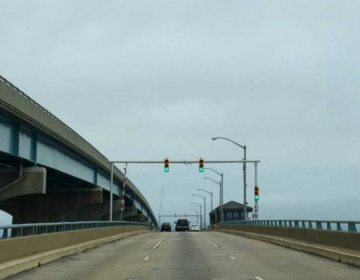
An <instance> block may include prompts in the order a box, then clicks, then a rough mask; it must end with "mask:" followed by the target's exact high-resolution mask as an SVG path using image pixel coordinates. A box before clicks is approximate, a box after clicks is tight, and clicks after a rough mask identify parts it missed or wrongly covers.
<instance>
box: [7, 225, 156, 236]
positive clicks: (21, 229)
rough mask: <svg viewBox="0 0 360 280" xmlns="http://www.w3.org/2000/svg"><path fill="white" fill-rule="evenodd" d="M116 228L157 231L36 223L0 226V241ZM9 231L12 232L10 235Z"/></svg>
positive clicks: (153, 227)
mask: <svg viewBox="0 0 360 280" xmlns="http://www.w3.org/2000/svg"><path fill="white" fill-rule="evenodd" d="M118 226H149V227H150V228H151V229H152V230H154V229H157V227H155V226H154V225H152V224H150V223H142V222H125V221H124V222H120V221H117V222H106V221H91V222H63V223H37V224H15V225H7V226H0V232H1V231H2V235H0V239H6V238H10V237H21V236H28V235H38V234H47V233H56V232H64V231H72V230H82V229H93V228H106V227H118ZM11 231H13V232H12V233H11Z"/></svg>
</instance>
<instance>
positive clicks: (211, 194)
mask: <svg viewBox="0 0 360 280" xmlns="http://www.w3.org/2000/svg"><path fill="white" fill-rule="evenodd" d="M197 190H198V191H204V192H207V193H208V194H210V196H211V204H210V205H211V208H210V212H211V211H212V209H213V193H212V192H208V191H207V190H204V189H197ZM209 216H210V215H209ZM209 225H211V218H210V217H209Z"/></svg>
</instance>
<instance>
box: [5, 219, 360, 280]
mask: <svg viewBox="0 0 360 280" xmlns="http://www.w3.org/2000/svg"><path fill="white" fill-rule="evenodd" d="M359 225H360V222H352V221H348V222H346V221H233V222H229V223H227V222H225V223H220V224H219V227H218V228H217V229H216V230H213V231H201V232H159V231H155V228H154V227H151V226H149V224H142V223H128V222H114V223H108V222H87V223H86V222H83V223H57V224H47V225H43V224H42V225H39V224H37V225H17V226H16V227H22V228H21V230H20V231H19V232H24V231H25V229H26V228H29V227H30V228H32V236H25V237H15V238H6V239H2V240H1V239H0V252H1V254H0V279H4V278H6V277H9V276H11V275H15V274H18V275H16V276H14V277H13V278H11V279H14V280H15V279H17V280H22V279H24V280H25V279H26V280H31V279H34V280H35V279H36V280H39V279H40V280H41V279H44V280H45V279H49V278H50V277H51V279H54V280H57V279H58V280H62V279H86V280H98V279H179V280H183V279H197V280H205V279H240V280H272V279H292V280H300V279H324V280H325V279H326V280H329V279H330V280H338V279H354V280H355V279H359V277H360V234H359V232H358V230H359ZM13 227H14V226H13ZM0 229H1V227H0ZM45 229H46V230H45ZM44 230H45V231H44ZM46 232H50V233H47V234H46ZM0 237H1V236H0ZM101 245H103V246H101ZM100 246H101V247H100ZM90 249H92V250H90ZM82 252H84V253H83V254H81V253H82ZM39 267H40V268H39ZM29 269H33V270H31V271H27V270H29Z"/></svg>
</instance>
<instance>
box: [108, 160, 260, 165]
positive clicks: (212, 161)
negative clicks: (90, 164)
mask: <svg viewBox="0 0 360 280" xmlns="http://www.w3.org/2000/svg"><path fill="white" fill-rule="evenodd" d="M245 162H248V163H258V162H260V160H204V163H245ZM109 163H140V164H141V163H143V164H156V163H162V164H163V163H164V161H163V160H162V161H156V160H149V161H146V160H145V161H144V160H142V161H141V160H138V161H136V160H128V161H124V160H112V161H109ZM169 163H180V164H190V163H199V160H174V161H171V160H169Z"/></svg>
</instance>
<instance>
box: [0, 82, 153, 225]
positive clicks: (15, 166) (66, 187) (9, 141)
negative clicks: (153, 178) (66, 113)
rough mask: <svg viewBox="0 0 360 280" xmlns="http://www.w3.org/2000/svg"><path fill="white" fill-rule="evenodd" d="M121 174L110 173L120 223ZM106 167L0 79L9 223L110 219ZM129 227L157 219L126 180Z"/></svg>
mask: <svg viewBox="0 0 360 280" xmlns="http://www.w3.org/2000/svg"><path fill="white" fill-rule="evenodd" d="M123 181H124V174H123V173H122V172H121V171H120V170H119V169H117V168H115V169H114V187H113V200H114V201H113V217H114V220H119V218H120V206H121V205H120V204H121V200H120V195H121V187H122V185H123ZM109 199H110V164H109V163H108V159H107V158H106V157H105V156H104V155H102V154H101V153H100V152H99V151H98V150H97V149H96V148H95V147H93V146H92V145H91V144H90V143H89V142H87V141H86V140H85V139H84V138H82V137H81V136H80V135H79V134H77V133H76V132H75V131H74V130H73V129H71V128H70V127H69V126H67V125H66V124H65V123H63V122H62V121H61V120H60V119H58V118H57V117H55V116H54V115H53V114H52V113H50V112H49V111H48V110H46V109H45V108H44V107H42V106H41V105H40V104H38V103H37V102H36V101H34V100H33V99H32V98H31V97H29V96H28V95H26V94H25V93H24V92H22V91H21V90H20V89H18V88H17V87H16V86H14V85H13V84H11V83H10V82H9V81H7V80H6V79H5V78H4V77H2V76H0V209H1V210H3V211H5V212H7V213H9V214H11V215H12V216H13V222H14V223H16V224H23V223H44V222H71V221H94V220H96V221H102V220H108V219H109V216H110V215H109V209H110V208H109ZM124 219H125V220H127V221H146V222H149V223H151V224H153V225H154V226H157V220H156V217H155V215H154V213H153V211H152V209H151V207H150V205H149V203H148V202H147V201H146V199H145V197H144V196H143V195H142V193H141V192H140V191H139V190H138V189H137V188H136V186H135V185H134V184H133V183H132V182H131V181H130V180H129V179H126V188H125V213H124Z"/></svg>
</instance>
